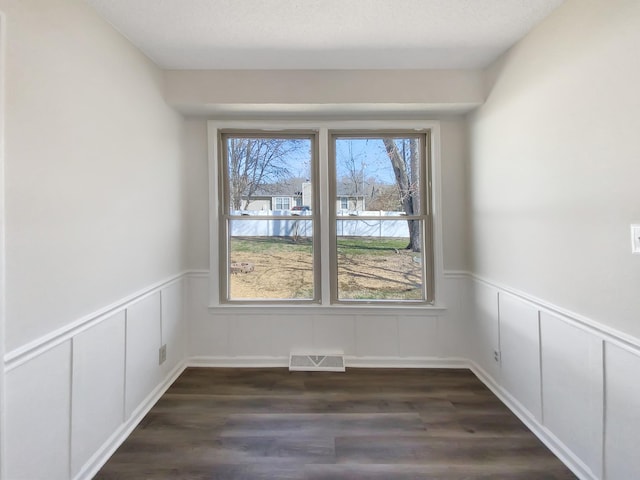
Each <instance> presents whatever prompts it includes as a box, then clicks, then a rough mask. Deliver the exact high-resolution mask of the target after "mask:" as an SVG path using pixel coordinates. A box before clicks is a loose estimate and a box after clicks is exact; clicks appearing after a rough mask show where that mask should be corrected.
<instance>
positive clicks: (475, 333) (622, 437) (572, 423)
mask: <svg viewBox="0 0 640 480" xmlns="http://www.w3.org/2000/svg"><path fill="white" fill-rule="evenodd" d="M469 281H470V283H471V286H470V291H471V302H472V304H471V311H472V312H474V316H475V321H474V322H473V328H472V330H471V332H472V335H471V338H472V339H473V340H472V345H471V348H470V350H469V352H470V356H471V368H472V370H473V371H474V372H475V373H476V375H477V376H478V377H479V378H480V379H481V380H483V381H484V382H485V383H486V384H487V385H488V386H489V387H490V388H491V389H492V390H493V391H494V393H496V394H497V395H498V396H499V397H500V398H501V399H502V400H503V401H504V402H505V403H506V404H507V405H508V406H509V407H510V408H511V409H512V410H513V411H514V412H515V413H516V414H517V415H518V416H519V417H520V418H521V419H522V420H523V421H524V422H525V423H526V424H527V425H528V426H529V428H531V429H532V430H533V431H534V433H536V434H537V435H538V437H539V438H541V439H542V440H543V441H544V442H545V443H546V444H547V446H549V447H550V448H551V450H553V451H554V452H555V453H556V454H557V455H558V456H559V457H560V458H561V459H562V460H563V461H564V462H565V464H567V465H568V466H569V467H570V468H571V469H572V470H573V471H574V472H575V473H576V475H578V476H579V477H580V478H583V479H606V480H626V479H631V478H640V457H639V456H638V434H637V432H638V431H640V386H639V384H638V382H637V379H638V378H639V374H640V344H638V343H636V342H634V341H633V340H632V339H629V338H626V337H625V336H623V335H621V334H618V333H616V332H613V331H610V330H608V329H605V328H604V327H602V326H600V325H598V324H596V323H595V322H593V321H591V320H589V319H585V318H581V317H580V316H578V315H574V314H571V313H570V312H566V311H562V310H561V309H560V308H558V307H555V306H553V305H550V304H548V303H545V302H543V301H541V300H539V299H535V298H532V297H530V296H528V295H526V294H524V293H522V292H516V291H514V290H512V289H509V288H507V287H503V286H498V285H495V284H492V283H490V282H487V281H485V280H482V279H479V278H477V277H472V276H469Z"/></svg>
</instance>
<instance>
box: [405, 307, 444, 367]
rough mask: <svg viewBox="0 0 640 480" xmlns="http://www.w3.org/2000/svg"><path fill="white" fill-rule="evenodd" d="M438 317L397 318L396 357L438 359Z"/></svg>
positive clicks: (440, 347)
mask: <svg viewBox="0 0 640 480" xmlns="http://www.w3.org/2000/svg"><path fill="white" fill-rule="evenodd" d="M438 320H439V319H438V317H415V316H412V317H398V355H399V356H400V357H423V358H424V357H429V358H430V357H440V356H442V349H443V345H442V341H441V339H439V338H438Z"/></svg>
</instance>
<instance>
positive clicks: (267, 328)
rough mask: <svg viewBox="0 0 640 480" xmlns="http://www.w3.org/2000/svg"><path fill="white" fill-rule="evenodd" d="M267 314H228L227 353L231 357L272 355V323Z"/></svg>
mask: <svg viewBox="0 0 640 480" xmlns="http://www.w3.org/2000/svg"><path fill="white" fill-rule="evenodd" d="M270 320H271V317H270V316H269V315H251V316H246V315H239V314H238V315H229V317H228V321H229V354H230V355H231V356H233V357H273V356H274V355H275V351H274V348H273V344H272V342H271V339H272V335H273V324H272V322H271V321H270Z"/></svg>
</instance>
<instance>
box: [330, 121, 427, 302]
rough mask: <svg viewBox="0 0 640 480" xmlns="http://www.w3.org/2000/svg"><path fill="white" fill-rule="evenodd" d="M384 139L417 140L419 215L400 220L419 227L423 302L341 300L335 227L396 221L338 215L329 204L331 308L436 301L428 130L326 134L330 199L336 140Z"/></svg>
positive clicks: (334, 184) (333, 194)
mask: <svg viewBox="0 0 640 480" xmlns="http://www.w3.org/2000/svg"><path fill="white" fill-rule="evenodd" d="M384 137H393V138H415V139H419V140H420V142H419V145H420V161H421V165H420V172H419V174H420V185H419V192H418V198H419V201H420V207H419V213H418V214H414V215H402V217H401V218H402V220H416V221H419V222H420V225H421V240H422V298H421V299H419V300H384V299H380V300H378V299H347V298H340V292H339V285H338V281H339V265H338V226H337V222H338V221H339V220H356V221H357V220H363V221H366V220H369V221H377V220H380V221H391V220H398V219H397V218H389V217H380V216H373V215H357V216H355V217H354V216H351V215H348V214H339V212H338V211H337V202H335V201H333V202H329V207H330V208H329V222H330V224H329V227H330V235H329V242H330V252H331V258H330V261H331V264H330V272H331V273H330V281H331V283H330V301H331V304H336V305H340V304H359V305H361V304H363V303H364V304H394V305H410V304H433V303H434V297H435V283H434V281H435V268H434V253H433V224H432V218H433V215H432V211H431V210H432V202H431V188H430V186H431V184H432V181H431V174H432V158H431V130H430V129H426V130H424V131H421V132H419V133H417V132H416V131H408V130H351V131H347V130H339V129H335V130H329V132H328V150H329V151H328V155H329V158H328V168H329V175H328V176H329V179H330V184H329V195H330V197H331V198H336V196H337V195H336V194H337V181H338V179H337V165H336V162H337V149H336V141H337V140H338V139H350V138H352V139H366V138H369V139H380V138H384Z"/></svg>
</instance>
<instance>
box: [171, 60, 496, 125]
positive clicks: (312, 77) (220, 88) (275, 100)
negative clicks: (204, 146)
mask: <svg viewBox="0 0 640 480" xmlns="http://www.w3.org/2000/svg"><path fill="white" fill-rule="evenodd" d="M165 79H166V85H167V87H166V92H167V93H166V98H167V101H168V102H169V104H170V105H172V106H174V107H176V108H178V109H179V110H180V111H182V112H184V113H188V114H210V115H236V116H238V115H239V116H244V117H246V116H247V115H260V116H262V117H263V118H273V114H274V111H280V112H282V113H287V114H289V115H294V116H297V117H300V116H309V115H318V114H323V115H325V116H329V117H335V116H353V115H354V114H360V115H367V116H369V117H370V116H371V114H372V112H373V111H377V112H379V113H386V114H389V115H398V114H399V115H407V114H413V115H415V116H418V117H424V115H425V112H426V111H428V110H432V111H433V110H438V111H445V112H456V111H457V112H460V111H468V109H469V108H473V107H476V106H478V105H480V104H481V103H482V101H483V100H484V95H483V83H482V73H481V72H480V71H478V70H205V71H203V70H170V71H167V72H165Z"/></svg>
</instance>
